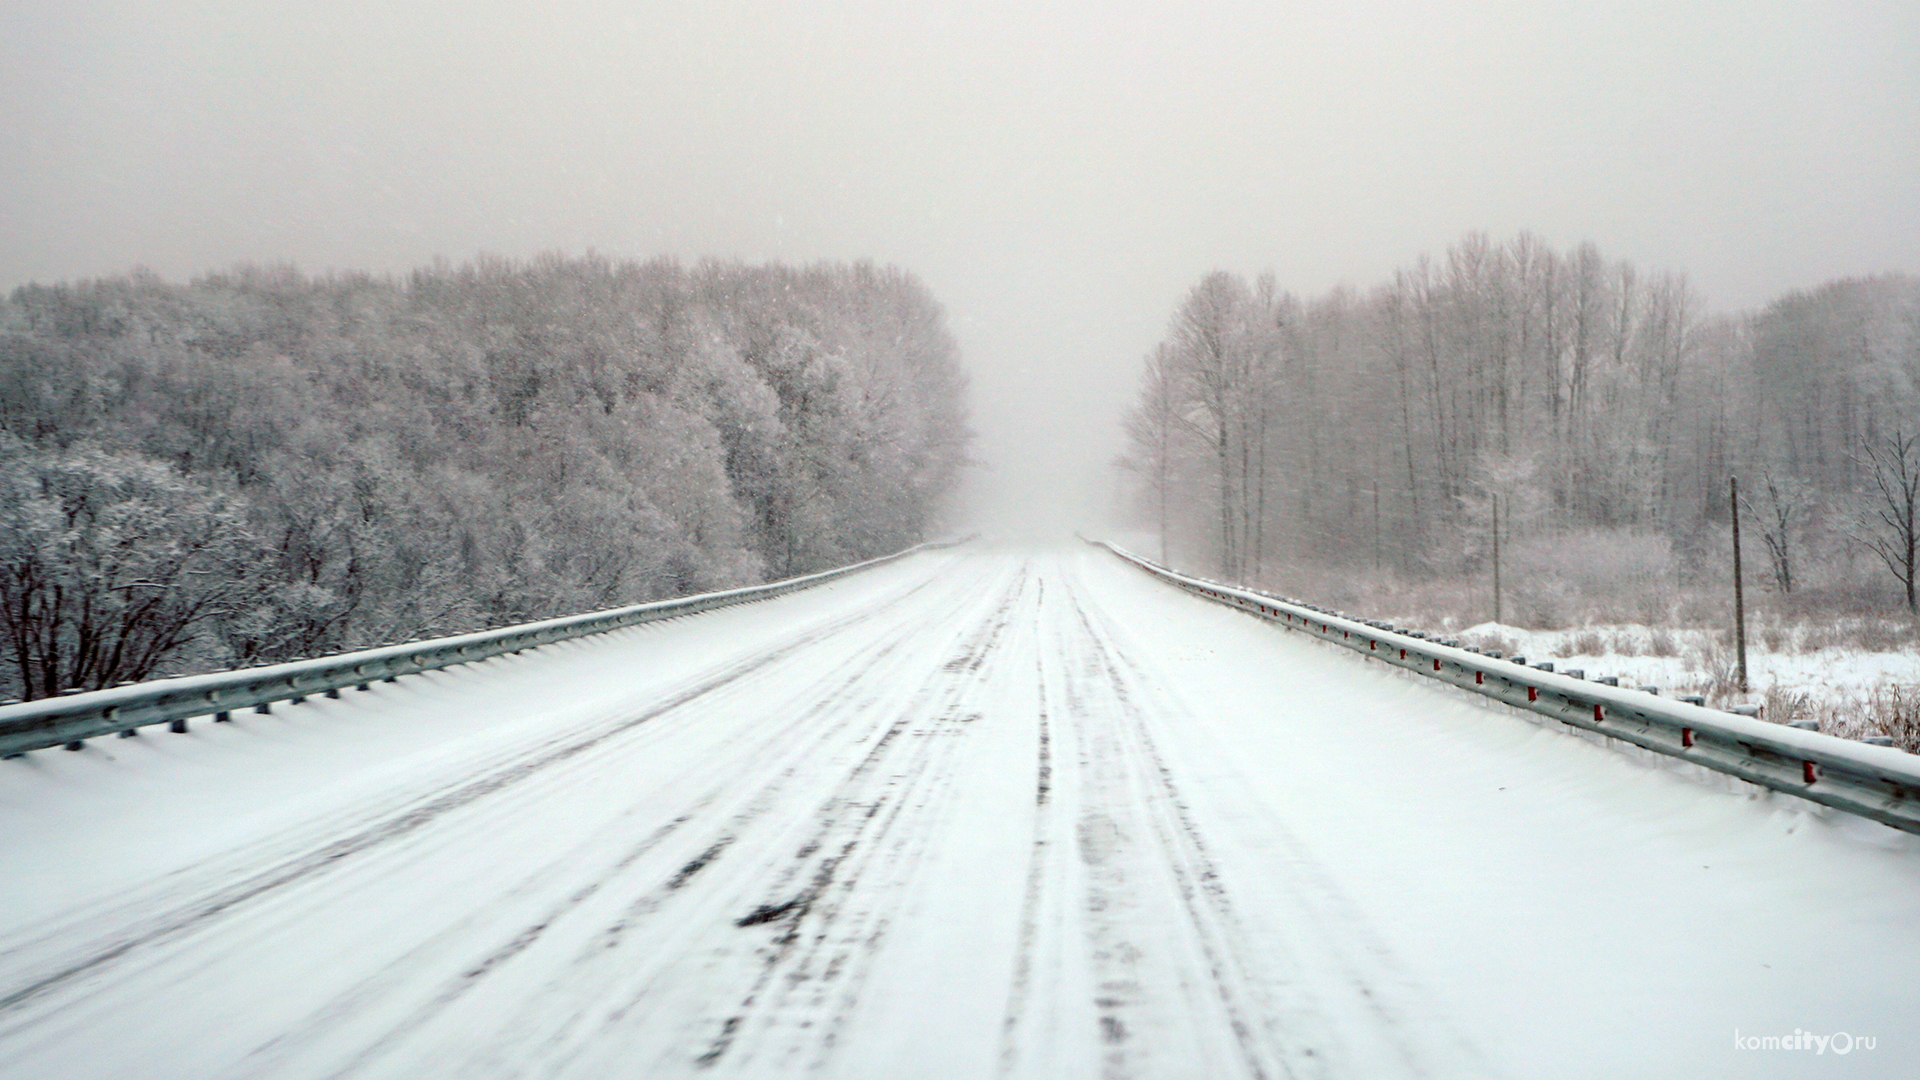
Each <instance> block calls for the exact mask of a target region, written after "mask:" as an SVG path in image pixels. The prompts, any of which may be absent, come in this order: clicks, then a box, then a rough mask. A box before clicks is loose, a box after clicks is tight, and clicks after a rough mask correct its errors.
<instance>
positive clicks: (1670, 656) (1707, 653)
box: [1455, 622, 1920, 738]
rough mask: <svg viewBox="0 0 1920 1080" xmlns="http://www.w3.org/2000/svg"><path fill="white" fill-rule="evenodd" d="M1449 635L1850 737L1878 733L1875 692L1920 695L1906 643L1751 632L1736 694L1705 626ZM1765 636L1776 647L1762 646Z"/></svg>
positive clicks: (1726, 661) (1919, 660)
mask: <svg viewBox="0 0 1920 1080" xmlns="http://www.w3.org/2000/svg"><path fill="white" fill-rule="evenodd" d="M1455 633H1457V636H1458V637H1459V638H1460V640H1462V641H1463V642H1467V643H1470V644H1477V645H1483V646H1487V647H1493V648H1499V649H1501V650H1503V651H1505V652H1507V653H1509V654H1516V653H1517V654H1519V655H1524V656H1526V657H1528V658H1529V659H1531V660H1552V661H1553V662H1554V663H1555V664H1556V665H1557V666H1558V667H1559V668H1560V669H1561V670H1565V669H1567V668H1579V669H1581V670H1583V671H1585V672H1586V673H1587V675H1588V676H1589V677H1599V676H1603V675H1617V676H1619V678H1620V684H1621V685H1622V686H1657V687H1660V688H1661V689H1662V692H1664V693H1669V694H1671V693H1701V694H1706V695H1707V696H1709V697H1710V698H1711V699H1712V703H1713V704H1718V705H1729V704H1736V703H1741V702H1748V703H1753V704H1760V705H1764V706H1767V710H1766V712H1767V718H1768V719H1771V720H1776V721H1779V722H1783V723H1784V722H1786V721H1788V720H1793V719H1800V718H1808V719H1815V720H1818V721H1819V722H1820V724H1821V729H1822V730H1824V731H1828V732H1830V733H1832V734H1838V735H1843V736H1848V737H1852V738H1859V737H1861V736H1863V735H1871V734H1878V733H1879V732H1880V727H1879V725H1878V724H1876V723H1874V722H1873V721H1874V717H1873V715H1872V714H1873V713H1874V710H1875V706H1876V701H1875V697H1876V695H1880V694H1884V693H1886V692H1888V691H1890V690H1891V691H1894V692H1901V691H1904V692H1905V693H1907V694H1909V695H1914V696H1916V697H1917V698H1920V651H1915V650H1912V649H1897V650H1891V651H1870V650H1867V649H1862V648H1858V647H1847V646H1831V645H1830V646H1821V647H1813V648H1807V647H1804V646H1798V647H1796V646H1797V643H1796V642H1794V641H1793V640H1792V637H1791V635H1783V634H1780V633H1778V632H1776V633H1774V634H1772V635H1762V634H1760V633H1755V634H1754V636H1753V640H1751V641H1750V642H1749V643H1748V648H1747V685H1748V692H1747V693H1745V694H1741V693H1739V692H1738V689H1737V687H1735V686H1734V685H1733V682H1732V672H1733V663H1734V659H1733V650H1732V649H1729V648H1726V647H1725V646H1723V645H1721V644H1719V643H1718V642H1717V641H1716V639H1715V635H1713V634H1711V633H1709V632H1707V631H1705V630H1697V629H1679V630H1674V629H1665V628H1655V627H1649V626H1643V625H1637V624H1622V625H1599V626H1583V627H1578V628H1574V629H1568V630H1529V629H1525V628H1523V627H1517V626H1509V625H1505V624H1502V623H1491V622H1489V623H1480V624H1478V625H1476V626H1471V627H1467V628H1466V629H1464V630H1460V631H1457V632H1455ZM1766 636H1771V637H1772V638H1773V639H1774V641H1775V644H1776V645H1779V646H1782V647H1777V648H1776V647H1769V646H1768V645H1767V644H1766V643H1765V640H1764V638H1765V637H1766Z"/></svg>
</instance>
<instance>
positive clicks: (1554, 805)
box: [0, 550, 1920, 1080]
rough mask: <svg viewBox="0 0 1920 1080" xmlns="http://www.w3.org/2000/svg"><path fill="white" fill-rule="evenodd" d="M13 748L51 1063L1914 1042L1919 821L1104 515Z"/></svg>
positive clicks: (406, 1072) (1056, 1061)
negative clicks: (1300, 633)
mask: <svg viewBox="0 0 1920 1080" xmlns="http://www.w3.org/2000/svg"><path fill="white" fill-rule="evenodd" d="M1593 673H1595V674H1600V673H1611V672H1593ZM1618 673H1620V674H1623V675H1626V674H1629V672H1628V671H1626V670H1620V671H1619V672H1618ZM1622 681H1623V682H1625V681H1627V680H1626V679H1623V680H1622ZM0 766H4V767H0V874H4V878H3V879H0V880H4V882H5V884H4V891H0V1076H6V1077H8V1078H33V1077H62V1078H67V1077H114V1078H138V1077H182V1078H189V1077H190V1078H196V1080H198V1078H211V1077H256V1076H257V1077H267V1076H272V1077H435V1076H557V1077H602V1076H675V1075H696V1074H711V1075H728V1076H786V1075H795V1074H810V1075H821V1076H835V1077H876V1078H878V1077H887V1078H893V1077H991V1076H1007V1077H1012V1076H1020V1077H1082V1076H1084V1077H1093V1076H1102V1077H1142V1078H1146V1077H1187V1076H1191V1077H1209V1078H1211V1077H1229V1076H1247V1077H1282V1076H1326V1077H1362V1076H1365V1077H1376V1076H1462V1077H1466V1076H1472V1077H1479V1076H1502V1075H1504V1076H1512V1077H1536V1076H1553V1077H1582V1076H1593V1077H1603V1076H1604V1077H1616V1076H1673V1077H1698V1076H1782V1077H1785V1076H1809V1075H1833V1076H1849V1077H1854V1076H1859V1077H1866V1076H1885V1077H1894V1076H1908V1075H1912V1074H1913V1072H1914V1070H1915V1069H1916V1068H1920V1043H1917V1042H1916V1035H1915V1032H1914V1025H1913V1022H1912V1017H1913V1016H1914V1015H1916V1009H1917V1008H1920V984H1916V983H1915V981H1914V980H1913V979H1912V977H1911V973H1912V972H1913V971H1914V970H1915V969H1916V963H1917V962H1920V845H1916V843H1915V842H1914V839H1913V838H1909V837H1906V836H1904V835H1901V834H1896V833H1893V832H1892V831H1890V830H1887V829H1883V828H1881V827H1879V826H1874V825H1869V824H1866V823H1863V822H1859V821H1854V820H1848V819H1844V818H1838V817H1835V816H1832V815H1829V814H1825V813H1821V812H1816V811H1815V810H1814V809H1813V808H1811V807H1809V806H1805V805H1802V804H1800V803H1798V802H1797V801H1796V800H1792V799H1788V798H1783V797H1782V798H1776V797H1770V796H1765V795H1758V794H1755V793H1753V792H1752V791H1751V790H1749V789H1745V788H1743V787H1742V786H1740V785H1738V784H1736V783H1734V782H1731V781H1726V782H1719V781H1715V780H1713V779H1711V778H1706V779H1703V778H1700V777H1696V776H1692V775H1688V774H1686V773H1685V772H1684V771H1681V770H1674V769H1667V768H1660V767H1654V766H1650V765H1648V764H1646V763H1643V762H1641V761H1639V760H1637V759H1635V758H1633V757H1630V756H1628V755H1624V754H1619V753H1615V752H1613V751H1611V750H1609V749H1607V748H1606V747H1603V746H1600V745H1595V744H1593V743H1590V742H1587V741H1585V740H1582V739H1578V738H1570V737H1567V736H1566V735H1564V734H1562V733H1561V732H1559V731H1557V730H1554V729H1552V728H1550V727H1546V726H1541V725H1538V724H1536V723H1534V722H1532V721H1530V720H1528V719H1526V718H1523V717H1520V716H1516V715H1513V714H1510V713H1508V712H1506V711H1504V710H1500V709H1497V708H1491V707H1488V706H1486V705H1484V704H1482V703H1480V702H1478V701H1475V700H1472V699H1469V698H1467V697H1466V696H1464V695H1459V694H1456V693H1454V692H1450V691H1445V690H1439V689H1436V688H1434V687H1433V686H1431V685H1430V684H1427V683H1426V682H1425V681H1424V680H1420V679H1418V678H1417V677H1414V676H1410V675H1407V674H1404V673H1401V672H1398V671H1393V670H1389V669H1385V668H1383V667H1380V666H1376V665H1370V664H1369V663H1368V662H1367V661H1366V660H1365V659H1364V658H1361V657H1357V656H1354V655H1352V654H1350V653H1346V652H1345V651H1344V650H1338V649H1331V648H1327V647H1325V646H1322V645H1319V644H1317V643H1314V642H1310V641H1303V640H1299V639H1297V638H1295V637H1293V636H1290V635H1289V634H1288V633H1287V632H1285V631H1284V630H1281V629H1279V628H1276V627H1273V626H1271V625H1267V624H1264V623H1261V622H1257V621H1255V620H1253V619H1250V618H1247V617H1245V616H1242V615H1239V614H1237V613H1234V612H1231V611H1228V610H1225V609H1222V608H1219V607H1216V606H1213V605H1209V604H1207V603H1205V602H1203V601H1200V600H1197V599H1194V598H1191V597H1188V596H1185V595H1183V594H1180V593H1178V592H1176V591H1174V590H1172V589H1170V588H1167V587H1165V586H1162V585H1159V584H1157V583H1156V582H1154V581H1152V580H1151V579H1149V578H1148V577H1147V576H1146V575H1143V574H1140V573H1138V572H1137V571H1134V570H1132V569H1131V568H1129V567H1126V566H1125V565H1123V564H1121V563H1119V562H1118V561H1117V560H1114V559H1112V558H1110V557H1108V556H1105V555H1103V554H1100V553H1097V552H1094V551H1091V550H1073V551H1067V552H1050V553H1049V552H1041V553H1032V552H1020V551H960V552H943V553H933V554H928V555H923V556H919V557H916V558H913V559H910V560H906V561H904V562H902V563H898V564H894V565H891V566H887V567H883V568H880V569H877V570H874V571H871V572H868V573H864V574H861V575H858V576H856V577H854V578H851V579H847V580H844V581H841V582H837V583H834V584H832V585H830V586H826V587H823V588H821V589H817V590H812V591H809V592H807V593H803V594H799V595H795V596H790V597H785V598H782V599H779V600H775V601H769V602H766V603H762V604H756V605H749V606H745V607H740V608H732V609H727V610H723V611H718V612H713V613H709V614H706V615H702V616H698V617H693V618H689V619H683V620H678V621H675V622H671V623H664V624H652V625H648V626H644V627H637V628H634V629H632V630H628V631H622V632H619V633H616V634H611V635H606V636H603V637H600V638H596V639H591V640H587V641H581V642H573V643H568V644H565V645H560V646H554V647H550V648H547V649H542V650H538V651H536V652H533V653H529V654H526V655H523V656H519V657H503V658H498V659H495V660H490V661H487V662H485V663H481V664H475V665H471V666H468V667H464V668H457V669H451V670H448V671H444V672H437V673H432V674H428V675H423V676H417V677H412V678H408V679H405V680H402V681H401V682H400V683H398V684H395V685H391V686H389V685H377V686H376V687H375V688H374V689H373V690H372V691H370V692H368V693H365V694H349V695H347V696H346V698H344V699H342V700H339V701H326V700H323V699H310V700H309V701H308V702H306V703H304V704H302V705H300V706H298V707H289V708H283V709H280V710H277V711H276V712H275V713H274V714H273V715H271V716H253V715H251V714H248V715H246V716H244V717H237V718H236V722H235V723H234V724H232V725H219V726H215V725H198V726H196V727H195V728H194V730H193V732H192V733H191V734H189V735H185V736H176V735H167V734H148V735H145V736H143V737H142V738H139V739H130V740H117V739H116V740H98V741H96V742H95V743H93V744H91V745H90V746H89V747H88V749H87V750H86V751H84V752H82V753H76V754H69V753H65V752H62V751H43V752H39V753H35V754H33V755H30V756H29V757H28V758H26V759H24V760H20V761H11V762H5V763H0ZM1796 1032H1805V1033H1810V1034H1812V1035H1816V1036H1830V1035H1834V1034H1837V1033H1842V1032H1844V1033H1846V1034H1847V1035H1849V1036H1851V1037H1854V1038H1861V1037H1864V1038H1870V1039H1873V1040H1874V1041H1875V1043H1874V1046H1873V1048H1872V1049H1866V1048H1865V1046H1864V1045H1862V1044H1856V1045H1855V1046H1854V1047H1853V1048H1852V1050H1851V1052H1850V1053H1847V1054H1844V1055H1842V1054H1839V1053H1837V1052H1836V1048H1837V1046H1838V1045H1839V1044H1837V1043H1832V1042H1829V1043H1827V1044H1825V1045H1826V1046H1827V1050H1826V1051H1825V1052H1818V1051H1816V1049H1814V1048H1813V1047H1814V1044H1813V1043H1812V1042H1811V1041H1809V1043H1808V1046H1809V1048H1808V1049H1805V1050H1780V1049H1745V1048H1736V1039H1737V1038H1739V1039H1745V1038H1748V1037H1766V1036H1783V1035H1787V1036H1791V1035H1795V1034H1796Z"/></svg>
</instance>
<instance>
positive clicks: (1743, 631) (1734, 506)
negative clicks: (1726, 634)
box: [1727, 476, 1747, 694]
mask: <svg viewBox="0 0 1920 1080" xmlns="http://www.w3.org/2000/svg"><path fill="white" fill-rule="evenodd" d="M1727 508H1728V510H1729V511H1730V512H1731V514H1732V517H1733V656H1734V664H1735V665H1736V666H1735V669H1734V671H1735V675H1734V677H1735V678H1737V679H1738V680H1739V681H1740V692H1741V693H1743V694H1744V693H1746V692H1747V599H1746V593H1745V591H1744V590H1743V589H1742V588H1741V585H1740V478H1739V477H1737V476H1729V477H1727Z"/></svg>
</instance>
